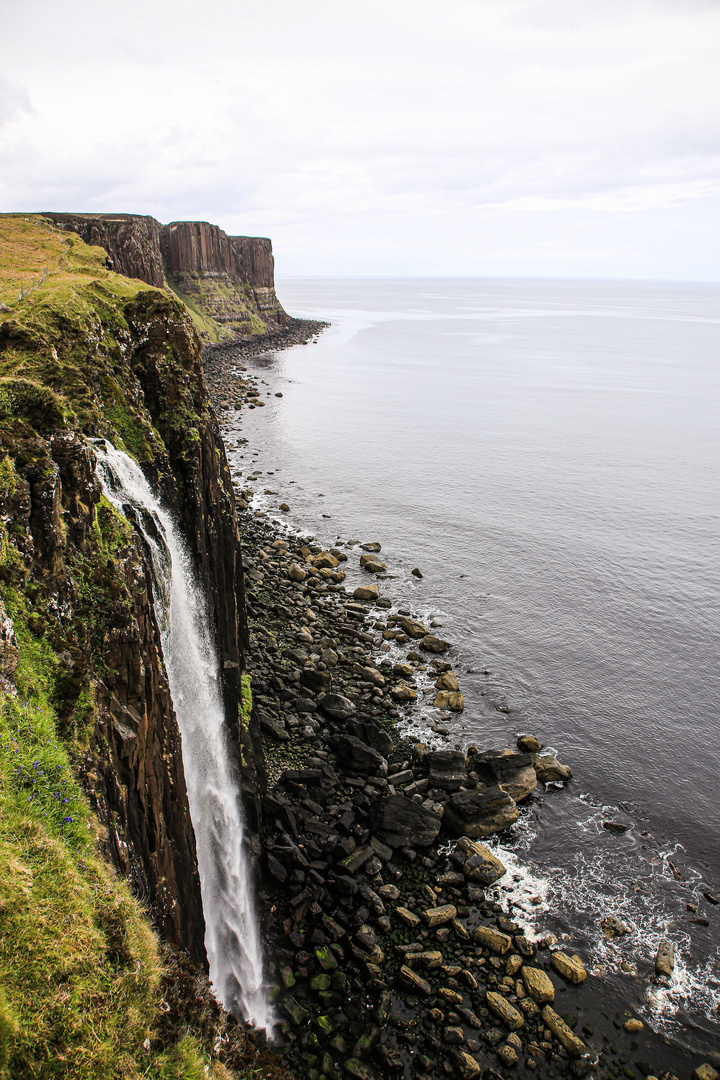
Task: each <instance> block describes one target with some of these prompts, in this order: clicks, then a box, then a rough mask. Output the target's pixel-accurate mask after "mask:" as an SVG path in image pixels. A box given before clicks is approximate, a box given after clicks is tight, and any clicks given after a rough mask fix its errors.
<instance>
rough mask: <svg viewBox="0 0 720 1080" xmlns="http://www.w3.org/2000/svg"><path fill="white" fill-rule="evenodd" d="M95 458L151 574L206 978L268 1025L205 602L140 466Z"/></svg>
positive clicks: (247, 1015) (232, 1003) (227, 1002)
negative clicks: (191, 845) (176, 734)
mask: <svg viewBox="0 0 720 1080" xmlns="http://www.w3.org/2000/svg"><path fill="white" fill-rule="evenodd" d="M97 456H98V474H99V477H100V479H101V482H102V486H103V491H104V493H105V495H106V496H107V498H108V499H109V500H110V502H112V504H113V505H114V506H115V507H116V509H118V510H119V511H120V512H121V513H122V514H124V515H125V516H126V517H127V518H128V520H129V521H131V522H132V524H133V525H134V526H135V528H136V529H137V530H138V531H139V532H140V533H141V535H142V538H143V542H144V548H145V550H146V552H147V553H148V555H149V560H150V564H151V568H152V578H153V585H154V593H155V595H154V600H155V611H156V616H157V620H158V625H159V627H160V635H161V640H162V650H163V658H164V661H165V668H166V671H167V677H168V683H169V686H170V695H171V697H172V702H173V706H174V708H175V714H176V716H177V721H178V726H179V728H180V734H181V736H182V753H183V766H184V770H185V780H186V783H187V790H188V800H189V803H190V816H191V818H192V823H193V828H194V830H195V839H196V844H197V859H198V869H199V872H200V886H201V890H202V902H203V912H204V914H205V926H206V930H205V947H206V950H207V956H208V962H209V965H210V979H211V981H212V983H213V988H214V990H215V993H216V995H217V997H218V998H219V1000H220V1001H221V1002H222V1003H223V1005H224V1006H225V1008H226V1009H228V1011H230V1012H232V1013H234V1014H235V1015H236V1016H240V1017H243V1018H244V1019H246V1020H249V1021H251V1022H252V1023H254V1024H255V1025H256V1026H257V1027H261V1028H268V1027H269V1026H270V1024H271V1021H272V1017H271V1011H270V1006H269V1003H268V999H267V993H266V987H265V985H264V981H263V956H262V945H261V941H260V935H259V931H258V926H257V920H256V918H255V911H254V904H253V895H252V890H251V881H250V872H249V867H248V863H247V859H246V855H245V852H244V847H243V837H244V832H245V826H244V822H243V815H242V808H241V802H240V789H239V781H238V777H237V776H236V774H235V771H234V769H233V767H232V764H231V760H230V755H229V753H228V747H227V742H226V737H225V731H224V724H223V721H224V711H223V703H222V693H221V688H220V680H219V675H218V661H217V657H216V655H215V650H214V648H213V645H212V640H211V637H210V633H209V626H208V619H207V612H206V606H205V601H204V598H203V596H202V593H201V591H200V589H199V588H198V586H197V585H196V583H195V580H194V576H193V572H192V565H191V562H190V558H189V556H188V553H187V551H186V548H185V545H184V543H183V541H182V538H181V536H180V533H179V531H178V529H177V526H176V525H175V523H174V521H173V519H172V516H171V515H170V513H169V512H168V511H167V510H166V509H165V507H163V506H162V504H161V503H160V502H159V500H158V499H157V498H156V497H155V495H154V494H153V492H152V491H151V489H150V485H149V484H148V482H147V480H146V479H145V477H144V476H143V473H142V472H141V470H140V468H139V467H138V466H137V465H136V464H135V462H134V461H132V459H131V458H129V457H128V456H127V454H124V453H122V452H121V451H119V450H116V449H115V448H114V447H112V446H111V445H110V444H109V443H105V445H104V448H101V447H98V448H97Z"/></svg>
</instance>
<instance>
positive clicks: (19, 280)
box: [0, 216, 281, 1080]
mask: <svg viewBox="0 0 720 1080" xmlns="http://www.w3.org/2000/svg"><path fill="white" fill-rule="evenodd" d="M104 264H105V252H104V251H103V250H101V249H98V248H89V247H87V246H86V245H85V244H84V243H82V241H81V240H80V239H79V237H77V236H75V235H73V234H67V233H58V232H57V231H55V230H54V229H52V228H51V226H50V225H49V224H48V223H47V222H44V221H43V220H42V219H40V218H29V219H28V218H25V217H24V216H19V217H12V216H4V217H0V302H1V303H2V306H1V307H0V600H1V601H2V602H3V605H4V609H5V612H6V613H7V615H8V616H9V617H10V618H11V619H12V621H13V624H14V632H15V635H16V638H17V650H15V645H14V644H11V645H10V646H9V648H8V644H7V643H8V638H7V633H6V635H5V638H2V635H0V672H3V674H2V675H0V1077H2V1078H3V1080H6V1078H7V1080H9V1078H12V1080H44V1078H46V1077H48V1078H49V1077H58V1078H63V1080H64V1078H75V1077H77V1078H81V1077H82V1078H87V1077H91V1078H96V1077H97V1078H105V1077H107V1078H111V1077H112V1078H115V1077H117V1078H120V1077H123V1078H125V1077H129V1078H135V1077H138V1078H139V1077H153V1078H165V1077H167V1078H168V1080H169V1078H170V1077H172V1078H176V1077H177V1078H197V1080H200V1078H201V1077H202V1078H205V1077H208V1076H210V1077H215V1078H217V1080H219V1078H227V1077H228V1076H243V1077H245V1076H250V1075H253V1076H258V1077H262V1076H279V1075H281V1073H280V1072H279V1071H278V1069H277V1066H276V1065H275V1064H274V1063H273V1060H272V1059H271V1058H270V1057H269V1056H268V1055H267V1054H265V1056H263V1054H258V1053H257V1052H256V1050H255V1049H254V1044H253V1040H252V1038H251V1037H250V1036H249V1035H248V1034H247V1033H246V1032H245V1031H244V1029H243V1028H242V1027H241V1026H239V1025H238V1024H237V1023H236V1021H234V1020H233V1018H232V1017H228V1016H227V1014H225V1013H223V1012H222V1010H221V1009H220V1008H219V1006H218V1005H217V1003H216V1002H215V1001H214V999H213V998H212V995H211V993H210V992H209V988H208V985H207V980H206V979H205V978H204V976H203V974H202V972H201V971H198V969H197V968H196V967H194V966H193V965H192V964H191V963H190V962H189V960H188V959H187V957H184V956H183V954H182V953H181V952H179V951H177V950H173V949H171V948H170V947H169V946H168V945H163V944H161V943H160V941H159V939H158V937H157V936H156V933H155V932H154V930H153V928H152V922H154V923H155V924H158V923H162V920H161V919H159V918H158V913H157V911H154V912H150V911H149V910H146V909H145V908H144V906H143V904H142V903H141V902H140V901H139V900H138V899H137V898H136V897H134V896H133V895H132V892H131V889H130V887H129V885H128V883H127V880H126V879H125V878H124V877H123V876H121V874H120V872H119V871H118V869H117V868H116V866H115V865H113V864H112V863H111V862H109V861H108V860H107V857H106V855H107V852H108V850H109V848H108V843H109V838H111V835H112V834H115V835H117V836H118V837H119V841H118V842H119V843H120V844H121V845H122V844H123V843H124V841H123V840H122V837H123V831H122V828H123V824H122V813H121V811H122V808H123V806H124V805H125V804H126V803H127V802H128V801H130V802H131V801H132V800H133V799H139V800H140V803H139V804H138V805H140V806H141V808H142V807H145V809H146V810H147V812H148V813H149V812H150V810H149V809H148V807H150V809H151V808H152V807H151V805H150V803H148V802H147V799H148V798H149V795H148V793H147V792H145V791H144V790H140V791H138V790H136V789H137V788H138V786H139V781H138V780H137V777H139V776H141V775H142V773H141V772H137V773H132V774H130V773H128V774H127V775H125V776H124V777H120V776H119V775H118V776H117V777H114V776H113V775H112V768H113V767H114V766H113V762H115V761H116V760H117V752H116V751H115V750H113V745H114V744H112V741H106V742H103V737H105V736H103V737H101V734H99V730H100V729H99V728H98V717H99V714H100V713H101V712H102V710H103V709H106V710H109V709H110V708H111V706H112V701H116V700H117V697H116V695H118V696H119V697H122V700H123V701H127V702H128V704H129V703H130V690H132V687H129V686H128V683H127V678H126V677H125V676H122V677H121V675H119V673H118V670H117V665H118V664H119V663H120V660H118V657H120V659H122V649H121V648H120V645H118V646H117V648H116V647H115V645H116V644H117V643H118V642H120V643H121V645H122V648H123V649H125V652H126V653H129V655H130V661H128V664H127V665H126V666H128V669H130V668H132V665H133V663H134V664H135V667H138V664H139V670H140V675H139V678H141V680H142V679H146V680H147V678H149V676H148V674H147V670H145V673H144V674H143V663H144V664H145V668H147V665H148V663H149V660H148V657H149V656H150V659H152V656H151V654H149V653H148V652H147V649H148V648H149V645H148V642H150V645H151V644H152V641H151V640H150V638H148V633H149V631H147V629H146V631H145V636H144V637H143V634H142V633H141V631H140V630H139V629H138V622H139V621H140V622H142V621H143V620H144V621H145V623H147V622H148V621H150V622H151V621H152V620H151V619H149V616H148V608H147V604H148V598H147V587H146V584H145V578H144V573H143V571H142V563H141V560H140V559H139V548H138V541H137V539H136V537H135V535H134V533H133V531H132V529H131V528H130V527H129V526H128V523H127V522H126V520H125V519H124V518H123V517H122V516H121V515H118V514H117V512H116V511H115V510H114V509H113V507H112V506H111V505H110V504H109V503H108V502H107V500H106V499H104V498H103V497H102V496H101V494H100V492H99V489H98V488H97V484H96V483H95V481H94V476H93V471H92V450H91V447H90V444H89V443H88V442H87V437H88V436H105V437H108V438H110V439H111V440H112V441H113V442H114V443H115V444H116V445H118V446H120V447H124V448H125V449H126V450H127V451H128V453H130V454H131V455H133V456H134V457H135V458H136V459H137V460H138V461H139V462H141V463H144V464H145V465H146V466H147V467H148V468H149V469H150V471H151V472H152V473H153V475H155V477H156V478H157V480H158V482H159V483H163V482H165V483H166V484H167V485H168V490H170V488H171V487H172V490H174V491H176V492H179V499H180V503H182V498H183V483H185V484H186V487H187V492H188V493H190V494H192V491H191V487H192V483H193V482H194V481H193V476H194V473H193V471H192V470H193V468H195V464H194V463H195V461H196V452H197V446H198V445H199V444H200V443H203V438H205V442H204V443H203V445H204V446H207V445H208V442H207V438H206V437H205V436H204V435H202V432H203V431H204V428H203V425H206V424H207V423H208V422H209V419H208V418H209V408H208V406H207V402H206V398H205V396H204V388H203V387H202V386H200V387H199V388H198V371H199V350H198V349H195V348H194V347H193V348H188V340H189V339H188V334H189V333H190V335H191V336H192V332H191V331H189V330H188V325H189V324H188V319H187V316H186V313H185V311H184V309H183V308H182V306H181V305H180V304H179V302H178V301H177V300H176V299H174V298H172V297H169V296H167V295H166V294H164V293H163V292H161V291H159V290H155V289H152V288H150V287H148V286H147V285H144V284H143V283H141V282H137V281H131V280H128V279H125V278H122V277H120V276H118V275H116V274H113V273H111V272H109V271H107V270H106V269H105V268H104ZM33 279H34V281H35V284H34V286H33ZM21 291H22V297H21ZM200 382H201V379H200ZM210 445H211V444H210ZM167 447H171V448H172V453H169V452H168V450H167ZM210 454H211V456H214V451H212V450H210ZM206 456H207V452H206ZM178 462H180V463H183V462H187V463H188V476H187V478H186V479H185V480H183V476H182V475H180V473H181V471H182V470H180V471H178V469H177V463H178ZM171 466H173V467H175V470H176V472H177V473H178V475H177V476H176V477H173V476H172V471H171ZM164 477H165V479H163V478H164ZM173 485H174V486H173ZM193 491H194V489H193ZM190 494H188V498H189V497H190ZM143 605H144V606H143ZM2 621H3V612H2V610H0V623H2ZM0 629H1V627H0ZM5 629H6V630H7V621H6V620H5ZM141 646H142V647H143V648H145V649H146V652H145V653H144V654H141V653H140V652H138V653H137V654H134V653H133V649H136V648H137V649H140V647H141ZM113 650H114V651H113ZM143 657H144V659H143ZM138 658H139V659H138ZM141 660H142V663H140V661H141ZM15 665H17V666H15ZM157 666H158V664H157V661H156V667H157ZM158 672H159V674H158V673H157V672H156V676H155V677H156V681H157V678H160V677H161V675H162V673H161V671H160V669H159V667H158ZM122 678H125V682H123V681H122ZM142 685H144V683H142ZM108 716H109V721H108V725H106V729H104V730H106V731H107V730H109V731H110V732H111V734H112V713H111V712H109V713H108ZM107 738H110V737H107ZM166 745H167V744H166ZM113 755H115V756H113ZM158 755H159V756H160V758H162V754H161V753H160V751H159V750H158V749H157V746H156V749H155V751H154V755H153V756H154V757H155V758H156V759H157V758H158ZM150 765H151V761H150V756H149V757H148V764H147V766H143V767H144V768H145V767H147V768H148V769H149V768H150ZM161 765H163V767H164V764H163V762H162V761H161ZM123 767H126V765H125V763H124V764H123ZM128 767H129V766H128ZM148 775H149V774H148ZM128 776H130V778H131V780H132V784H130V785H129V786H128ZM103 777H104V780H105V782H106V787H108V785H109V787H112V785H113V784H114V785H115V787H116V788H117V791H118V792H119V794H118V796H117V799H118V801H117V803H116V804H110V803H109V802H108V800H107V798H106V799H105V802H104V803H103V805H104V806H105V808H106V810H107V809H108V808H109V816H107V817H106V819H105V820H101V819H100V818H99V817H98V816H97V815H96V813H95V807H96V806H98V805H99V802H98V799H99V798H100V796H99V795H97V792H96V791H95V789H98V791H99V790H100V788H101V786H102V781H103ZM155 782H156V778H154V779H153V783H155ZM133 785H134V786H133ZM140 786H141V785H140ZM173 790H174V794H173V800H176V801H177V805H178V806H179V805H180V804H179V791H178V790H177V789H173ZM96 795H97V798H96ZM91 796H92V800H94V801H91ZM143 800H145V801H143ZM113 806H114V807H115V808H113ZM110 811H111V812H110ZM141 816H142V815H141ZM128 842H129V838H128ZM170 846H172V845H170ZM125 847H126V848H127V845H125ZM142 855H143V853H142V851H141V852H140V854H139V855H136V856H134V857H135V859H136V862H137V860H138V859H140V860H141V857H142ZM152 857H155V856H152ZM151 869H152V867H151ZM131 876H132V875H131ZM133 880H135V879H134V878H133ZM147 880H149V881H150V880H152V879H151V878H147ZM163 887H164V886H163ZM149 898H150V897H149V894H148V893H145V895H144V897H143V899H144V901H146V902H147V901H148V899H149ZM151 919H152V922H151Z"/></svg>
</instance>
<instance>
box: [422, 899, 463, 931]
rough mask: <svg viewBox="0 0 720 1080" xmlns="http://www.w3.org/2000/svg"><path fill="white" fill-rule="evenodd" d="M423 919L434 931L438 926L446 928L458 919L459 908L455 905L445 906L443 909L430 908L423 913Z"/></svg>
mask: <svg viewBox="0 0 720 1080" xmlns="http://www.w3.org/2000/svg"><path fill="white" fill-rule="evenodd" d="M422 917H423V919H424V921H425V923H426V925H427V926H428V927H429V928H430V929H431V930H432V929H433V928H434V927H436V926H444V925H445V923H449V922H452V920H453V919H456V918H457V908H456V907H455V905H454V904H443V905H442V907H436V908H428V909H427V911H423V913H422Z"/></svg>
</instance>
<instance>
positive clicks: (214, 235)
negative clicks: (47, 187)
mask: <svg viewBox="0 0 720 1080" xmlns="http://www.w3.org/2000/svg"><path fill="white" fill-rule="evenodd" d="M43 216H44V217H45V218H47V219H48V220H50V221H52V222H53V224H54V225H55V226H57V227H58V228H60V229H64V230H70V231H73V232H76V233H77V234H78V235H79V236H81V237H82V239H83V240H84V241H85V242H86V243H87V244H92V245H94V246H96V247H102V248H104V249H105V251H106V252H107V256H108V263H107V265H108V268H109V269H111V270H114V271H116V272H117V273H120V274H124V275H126V276H127V277H130V278H137V279H139V280H140V281H144V282H146V283H147V284H148V285H153V286H155V287H156V288H169V289H171V290H172V291H173V292H175V293H177V294H178V295H179V296H180V298H181V299H183V300H184V301H186V302H187V303H188V305H189V307H190V311H191V315H192V316H194V318H195V322H196V329H197V330H198V332H199V333H200V334H201V336H202V337H203V338H204V339H205V340H208V341H221V340H232V339H237V338H243V337H246V336H252V335H255V336H258V335H260V336H262V335H265V334H272V333H277V332H278V331H279V330H281V329H283V328H286V327H288V326H290V325H291V324H292V320H291V319H290V318H289V317H288V316H287V315H286V313H285V312H284V311H283V309H282V307H281V305H280V302H279V301H278V298H277V295H276V292H275V263H274V259H273V254H272V243H271V242H270V240H268V239H267V238H265V237H251V236H228V235H227V233H225V232H224V231H223V230H222V229H220V228H218V226H217V225H211V224H210V223H209V222H207V221H174V222H171V224H169V225H161V224H160V222H159V221H157V220H156V219H155V218H153V217H147V216H141V215H139V214H69V213H55V212H51V211H47V212H45V213H44V214H43Z"/></svg>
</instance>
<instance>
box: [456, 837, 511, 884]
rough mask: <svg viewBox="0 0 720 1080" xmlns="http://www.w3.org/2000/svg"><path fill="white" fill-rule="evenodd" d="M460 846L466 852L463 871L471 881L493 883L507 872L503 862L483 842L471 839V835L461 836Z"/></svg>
mask: <svg viewBox="0 0 720 1080" xmlns="http://www.w3.org/2000/svg"><path fill="white" fill-rule="evenodd" d="M458 847H459V848H460V850H461V851H463V852H464V853H465V865H464V867H463V873H464V874H465V877H466V878H468V879H469V880H470V881H475V882H478V883H479V884H480V885H493V884H494V883H495V882H496V881H499V879H500V878H501V877H502V876H503V875H504V874H506V873H507V870H506V868H505V866H504V865H503V863H501V862H500V859H498V858H497V856H496V855H493V853H492V852H491V851H488V849H487V848H486V847H484V845H483V844H478V843H477V841H475V840H471V839H470V837H469V836H461V837H460V839H459V840H458Z"/></svg>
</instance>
